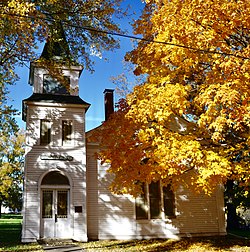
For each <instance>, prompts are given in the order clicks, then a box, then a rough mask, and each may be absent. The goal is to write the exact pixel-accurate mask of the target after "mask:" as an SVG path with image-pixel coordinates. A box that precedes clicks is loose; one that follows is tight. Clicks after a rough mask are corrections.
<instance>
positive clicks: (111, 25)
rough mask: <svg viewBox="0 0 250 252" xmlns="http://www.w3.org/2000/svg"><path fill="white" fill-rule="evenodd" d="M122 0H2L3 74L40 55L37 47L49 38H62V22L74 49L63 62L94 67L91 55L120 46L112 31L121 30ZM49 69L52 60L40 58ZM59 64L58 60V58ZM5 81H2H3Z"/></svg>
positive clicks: (0, 51) (0, 57) (0, 42)
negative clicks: (118, 22) (119, 19)
mask: <svg viewBox="0 0 250 252" xmlns="http://www.w3.org/2000/svg"><path fill="white" fill-rule="evenodd" d="M120 2H121V0H107V1H96V0H95V1H94V0H90V1H85V0H77V1H73V0H69V1H59V0H47V1H44V0H38V1H31V0H28V1H23V0H6V1H1V3H0V45H1V46H0V78H2V75H3V74H5V75H6V76H8V77H11V76H12V75H13V73H14V68H15V66H16V65H20V64H21V65H23V64H26V63H28V62H30V61H33V60H34V59H36V54H35V51H36V49H38V46H39V45H40V44H41V43H44V42H45V41H50V42H52V43H51V44H53V43H57V42H58V39H60V38H59V37H58V36H57V34H56V32H57V29H53V28H54V27H55V26H58V24H60V26H61V28H62V29H63V31H64V36H65V40H66V42H67V44H68V48H69V51H70V58H69V57H68V56H69V55H65V56H67V57H65V58H64V59H62V62H61V63H63V64H66V63H67V64H70V63H71V62H72V61H74V62H79V63H81V64H82V65H83V66H84V68H85V69H87V70H91V71H92V70H93V61H92V59H91V55H99V56H100V55H102V53H103V51H106V50H113V49H115V48H117V47H118V46H119V44H118V41H117V40H116V39H114V37H113V36H111V35H109V33H110V32H111V33H112V32H120V29H119V25H118V24H117V23H116V22H115V21H114V17H116V18H119V17H122V16H123V15H125V11H122V10H121V8H120ZM40 63H41V64H42V65H43V66H44V67H47V68H48V69H49V68H51V67H53V64H52V62H50V60H49V59H47V62H40ZM57 64H58V62H57ZM0 83H2V82H0Z"/></svg>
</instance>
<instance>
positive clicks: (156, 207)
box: [149, 182, 161, 219]
mask: <svg viewBox="0 0 250 252" xmlns="http://www.w3.org/2000/svg"><path fill="white" fill-rule="evenodd" d="M149 203H150V204H149V205H150V217H151V219H158V218H161V191H160V183H159V182H152V183H151V184H150V185H149Z"/></svg>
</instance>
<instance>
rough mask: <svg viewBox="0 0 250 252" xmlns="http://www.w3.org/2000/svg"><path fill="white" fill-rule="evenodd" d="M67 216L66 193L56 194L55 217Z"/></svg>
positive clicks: (59, 192)
mask: <svg viewBox="0 0 250 252" xmlns="http://www.w3.org/2000/svg"><path fill="white" fill-rule="evenodd" d="M67 214H68V191H58V192H57V217H58V218H67Z"/></svg>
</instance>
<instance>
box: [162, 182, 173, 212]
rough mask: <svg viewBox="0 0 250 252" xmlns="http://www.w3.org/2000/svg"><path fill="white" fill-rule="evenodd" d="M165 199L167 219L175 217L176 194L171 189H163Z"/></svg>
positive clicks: (168, 187) (166, 187) (165, 187)
mask: <svg viewBox="0 0 250 252" xmlns="http://www.w3.org/2000/svg"><path fill="white" fill-rule="evenodd" d="M163 199H164V213H165V216H166V217H173V216H175V203H174V193H173V191H172V190H171V187H170V186H169V185H168V186H164V187H163Z"/></svg>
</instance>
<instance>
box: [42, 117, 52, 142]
mask: <svg viewBox="0 0 250 252" xmlns="http://www.w3.org/2000/svg"><path fill="white" fill-rule="evenodd" d="M43 123H48V124H47V125H46V124H43ZM43 126H44V127H45V126H46V132H45V131H44V130H43V129H44V128H43ZM46 134H47V136H48V137H46ZM45 139H46V140H45ZM51 144H52V121H51V120H48V119H40V145H42V146H46V145H51Z"/></svg>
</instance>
